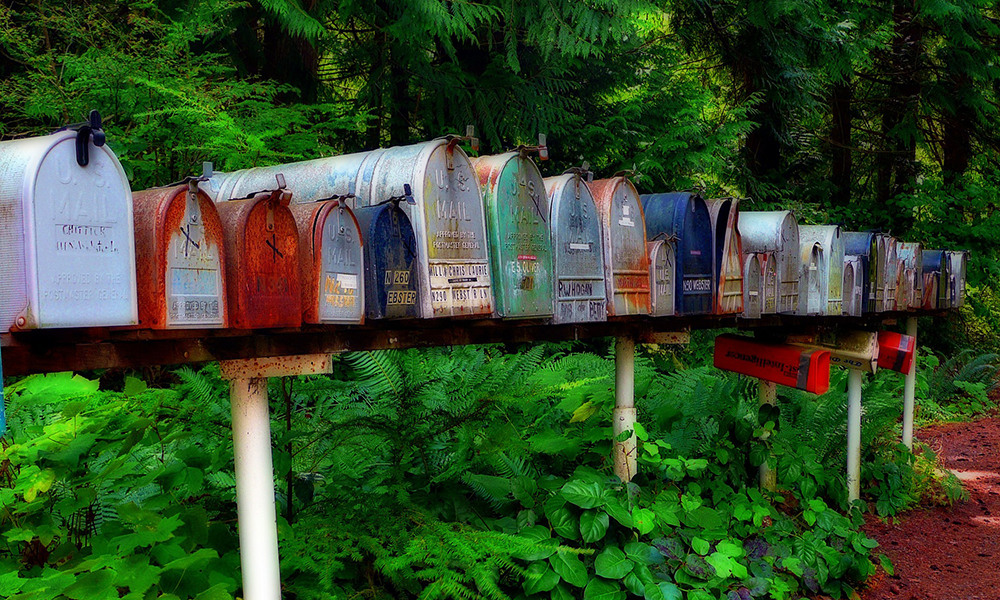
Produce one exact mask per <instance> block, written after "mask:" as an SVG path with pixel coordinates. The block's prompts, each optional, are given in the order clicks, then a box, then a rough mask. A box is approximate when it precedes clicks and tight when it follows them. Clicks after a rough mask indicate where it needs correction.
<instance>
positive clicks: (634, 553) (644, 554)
mask: <svg viewBox="0 0 1000 600" xmlns="http://www.w3.org/2000/svg"><path fill="white" fill-rule="evenodd" d="M653 555H656V557H657V558H662V555H661V554H660V553H659V551H657V550H656V548H653V547H652V546H650V545H649V544H644V543H642V542H629V543H627V544H625V556H628V557H629V560H631V561H632V562H634V563H636V564H637V565H648V564H651V563H652V562H653V560H654V559H653V558H652V557H653Z"/></svg>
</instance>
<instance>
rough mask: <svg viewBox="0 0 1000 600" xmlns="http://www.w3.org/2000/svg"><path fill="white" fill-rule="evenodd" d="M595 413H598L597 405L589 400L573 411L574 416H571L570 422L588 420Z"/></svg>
mask: <svg viewBox="0 0 1000 600" xmlns="http://www.w3.org/2000/svg"><path fill="white" fill-rule="evenodd" d="M595 414H597V405H595V404H594V403H593V402H591V401H589V400H588V401H587V402H584V403H583V404H581V405H580V407H579V408H577V409H576V410H574V411H573V417H572V418H570V420H569V422H570V423H579V422H580V421H586V420H587V419H589V418H590V417H592V416H594V415H595Z"/></svg>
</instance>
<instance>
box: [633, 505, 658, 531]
mask: <svg viewBox="0 0 1000 600" xmlns="http://www.w3.org/2000/svg"><path fill="white" fill-rule="evenodd" d="M632 524H633V525H634V526H635V528H636V530H638V531H639V533H640V534H641V535H646V534H647V533H649V532H651V531H653V528H655V527H656V515H655V514H654V513H653V511H651V510H649V509H648V508H638V509H636V510H633V511H632Z"/></svg>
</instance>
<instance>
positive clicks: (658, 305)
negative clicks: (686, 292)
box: [646, 240, 676, 317]
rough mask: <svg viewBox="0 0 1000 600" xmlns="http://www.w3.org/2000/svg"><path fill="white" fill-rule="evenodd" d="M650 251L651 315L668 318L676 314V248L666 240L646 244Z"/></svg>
mask: <svg viewBox="0 0 1000 600" xmlns="http://www.w3.org/2000/svg"><path fill="white" fill-rule="evenodd" d="M646 248H648V249H649V265H650V267H649V275H650V280H649V289H650V294H651V295H650V314H651V315H653V316H654V317H666V316H670V315H673V314H674V288H675V284H674V273H675V263H676V261H675V258H674V256H675V255H674V247H673V244H672V243H671V242H667V241H665V240H653V241H652V242H646Z"/></svg>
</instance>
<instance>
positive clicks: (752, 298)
mask: <svg viewBox="0 0 1000 600" xmlns="http://www.w3.org/2000/svg"><path fill="white" fill-rule="evenodd" d="M762 284H763V277H762V272H761V269H760V258H758V255H756V254H750V255H748V256H747V259H746V262H745V263H744V264H743V317H744V318H747V319H759V318H760V315H761V308H762V306H761V305H762V301H763V299H764V294H763V286H762Z"/></svg>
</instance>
